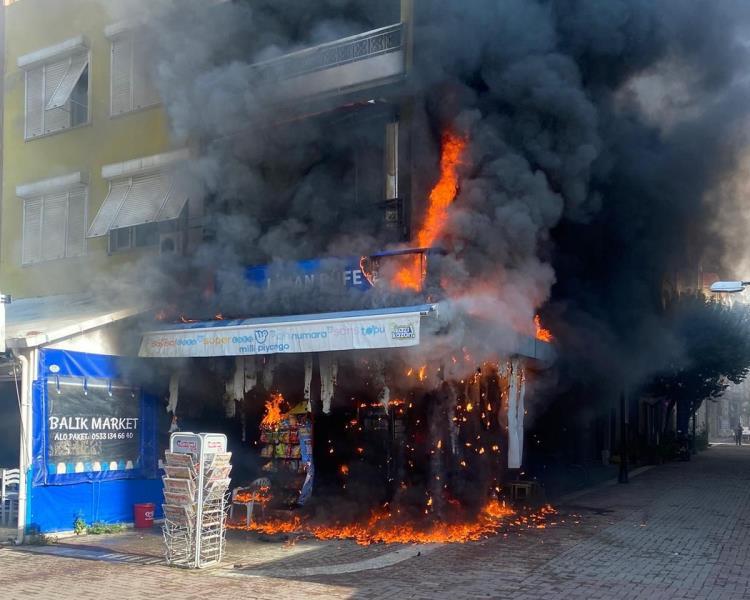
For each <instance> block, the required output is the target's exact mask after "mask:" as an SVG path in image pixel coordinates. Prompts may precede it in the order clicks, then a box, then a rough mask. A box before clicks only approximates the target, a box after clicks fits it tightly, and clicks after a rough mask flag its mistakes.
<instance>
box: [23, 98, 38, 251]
mask: <svg viewBox="0 0 750 600" xmlns="http://www.w3.org/2000/svg"><path fill="white" fill-rule="evenodd" d="M39 105H40V106H41V103H40V104H39ZM41 243H42V199H41V198H28V199H26V200H24V201H23V241H22V246H23V248H22V256H21V262H22V263H23V264H25V265H27V264H29V263H33V262H37V261H39V260H40V259H41V252H40V250H41Z"/></svg>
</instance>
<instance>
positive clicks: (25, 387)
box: [16, 354, 31, 544]
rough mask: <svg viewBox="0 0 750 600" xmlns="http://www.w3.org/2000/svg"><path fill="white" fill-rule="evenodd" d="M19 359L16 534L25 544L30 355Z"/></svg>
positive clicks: (29, 420)
mask: <svg viewBox="0 0 750 600" xmlns="http://www.w3.org/2000/svg"><path fill="white" fill-rule="evenodd" d="M18 360H19V361H20V363H21V415H20V416H21V441H20V452H19V454H18V457H19V464H18V468H19V471H20V472H21V474H20V477H19V480H18V532H17V534H16V544H23V541H24V534H25V532H26V495H27V490H26V481H27V473H28V471H29V462H30V460H29V451H28V447H29V443H30V439H29V438H30V425H31V418H30V410H29V408H30V406H31V403H30V402H29V394H30V391H31V386H30V385H29V381H30V377H31V373H30V371H29V359H28V357H26V356H24V355H22V354H20V355H19V356H18Z"/></svg>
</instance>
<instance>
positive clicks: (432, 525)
mask: <svg viewBox="0 0 750 600" xmlns="http://www.w3.org/2000/svg"><path fill="white" fill-rule="evenodd" d="M430 501H431V498H429V499H428V501H427V505H428V506H430V504H431V502H430ZM451 504H452V503H451ZM427 512H429V511H427ZM397 513H398V511H389V510H388V508H387V506H386V508H385V510H378V511H373V512H372V513H371V515H370V517H369V518H368V519H367V520H366V521H364V522H362V523H347V524H336V525H316V524H313V523H309V522H305V521H303V519H302V518H300V517H294V518H293V519H290V520H282V519H275V518H272V519H269V520H264V521H255V522H252V523H250V525H249V527H248V526H246V525H245V523H229V524H227V527H229V528H231V529H249V530H251V531H260V532H262V533H266V534H278V533H286V534H294V533H296V534H307V535H311V536H313V537H316V538H318V539H322V540H330V539H353V540H354V541H356V542H357V543H358V544H360V545H362V546H367V545H370V544H373V543H379V542H380V543H386V544H411V543H418V544H428V543H462V542H470V541H476V540H480V539H484V538H486V537H488V536H490V535H493V534H495V533H497V532H498V531H500V529H501V528H504V527H509V528H510V527H513V528H518V529H522V528H524V529H542V528H544V527H545V526H546V525H545V524H546V522H547V519H548V517H550V516H552V515H554V514H556V511H555V509H554V508H552V507H551V506H545V507H543V508H542V509H541V510H539V511H538V512H536V513H530V514H520V515H519V514H517V513H516V512H515V511H514V510H513V509H511V508H509V507H507V506H506V505H505V504H504V503H502V502H500V501H499V500H496V499H493V500H490V501H489V502H488V503H487V504H486V505H485V506H484V508H483V509H482V510H481V511H480V513H479V514H478V515H477V516H476V517H475V518H473V519H471V520H459V521H457V522H446V521H439V520H429V521H427V522H426V523H418V522H404V520H403V518H400V517H399V516H398V514H397ZM550 524H552V523H550Z"/></svg>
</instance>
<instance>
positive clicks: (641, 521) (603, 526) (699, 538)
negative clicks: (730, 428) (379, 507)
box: [0, 446, 750, 600]
mask: <svg viewBox="0 0 750 600" xmlns="http://www.w3.org/2000/svg"><path fill="white" fill-rule="evenodd" d="M556 522H557V524H556V525H555V526H552V527H548V528H547V529H544V530H524V531H520V532H515V533H511V534H509V535H507V536H497V537H493V538H490V539H487V540H484V541H482V542H476V543H470V544H459V545H443V546H439V547H429V548H425V549H424V551H420V550H419V549H418V548H408V547H407V548H404V547H401V548H395V549H394V548H393V547H384V546H378V547H373V548H372V549H371V551H367V550H362V549H356V548H354V547H352V546H350V545H348V544H347V543H341V542H331V543H328V542H316V541H311V542H305V543H303V544H300V545H296V546H286V547H285V546H284V545H279V544H277V545H275V546H274V545H273V544H270V545H268V547H267V550H264V549H263V548H261V547H260V546H257V547H254V548H253V549H249V550H246V551H244V552H245V556H250V557H251V558H252V557H256V558H254V559H252V560H249V561H247V562H246V563H245V564H244V565H243V568H241V569H236V568H233V565H232V564H228V565H226V566H225V567H223V568H221V569H214V570H211V571H202V572H187V571H182V570H176V569H169V568H166V567H164V566H161V565H158V564H152V563H153V560H151V561H146V562H144V563H138V562H133V563H127V562H117V561H102V560H81V559H78V558H69V557H60V556H49V555H43V554H35V553H29V552H26V551H24V550H23V549H16V548H10V547H4V548H0V590H1V591H2V597H3V598H9V599H11V598H19V599H21V598H24V599H25V598H58V599H60V600H67V599H73V598H82V599H85V598H101V597H107V598H144V597H151V598H166V597H169V596H170V595H171V594H173V593H178V594H179V596H180V598H181V599H189V598H196V599H197V598H201V599H203V598H211V599H220V598H248V599H250V598H259V599H265V598H268V599H275V600H284V599H286V598H294V599H295V600H298V599H299V597H300V596H301V595H302V596H307V597H311V598H314V597H321V598H361V599H368V598H418V599H428V598H429V599H432V598H450V599H451V600H461V599H464V598H465V599H474V598H510V597H512V598H514V599H515V600H524V599H532V598H534V599H537V598H600V599H610V598H611V599H617V600H620V599H630V598H634V599H635V598H657V599H658V598H695V599H701V598H705V599H709V598H710V599H712V600H713V599H723V598H726V599H727V600H729V599H732V600H735V599H739V598H750V528H749V525H750V447H746V446H745V447H741V448H736V447H732V446H719V447H713V448H711V449H709V450H708V451H706V452H704V453H702V454H701V455H699V456H698V457H696V458H694V460H693V461H691V462H689V463H670V464H667V465H663V466H660V467H657V468H654V469H651V470H649V471H647V472H645V473H643V474H641V475H640V476H639V477H637V478H634V479H632V480H631V483H630V484H628V485H626V486H606V487H601V488H598V489H596V490H594V491H592V492H589V493H587V494H584V495H581V496H577V497H576V498H574V499H573V500H571V501H570V502H569V504H568V505H564V506H560V507H559V515H558V517H557V520H556ZM123 539H124V538H123ZM86 543H87V545H88V542H86ZM149 543H150V544H152V546H153V544H154V541H153V540H151V541H150V542H149ZM110 545H111V544H110ZM251 546H252V544H251ZM119 547H120V551H121V552H125V550H126V549H127V548H128V545H127V544H124V543H120V545H119ZM248 548H249V546H248ZM285 548H286V549H285ZM264 552H265V554H264ZM144 556H146V555H144ZM306 556H309V558H310V560H309V561H307V563H306V561H305V557H306ZM258 557H260V558H258ZM152 558H153V557H152ZM306 565H308V567H307V568H306ZM309 565H315V567H314V568H310V567H309ZM382 565H387V566H382ZM378 567H380V568H378Z"/></svg>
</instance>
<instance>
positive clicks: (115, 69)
mask: <svg viewBox="0 0 750 600" xmlns="http://www.w3.org/2000/svg"><path fill="white" fill-rule="evenodd" d="M149 66H150V60H149V57H148V53H147V48H146V44H145V43H144V42H143V40H142V39H141V38H140V36H139V35H138V34H137V33H135V32H133V31H126V32H124V33H121V34H119V35H117V36H116V37H114V38H112V49H111V62H110V74H111V79H110V115H112V116H116V115H121V114H123V113H126V112H130V111H133V110H137V109H139V108H145V107H147V106H153V105H154V104H158V103H159V101H160V99H159V94H158V93H157V91H156V88H155V87H154V85H153V83H152V81H151V77H150V76H149Z"/></svg>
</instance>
